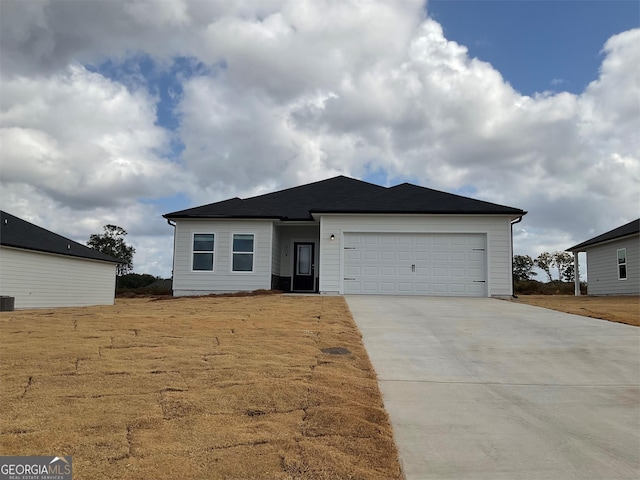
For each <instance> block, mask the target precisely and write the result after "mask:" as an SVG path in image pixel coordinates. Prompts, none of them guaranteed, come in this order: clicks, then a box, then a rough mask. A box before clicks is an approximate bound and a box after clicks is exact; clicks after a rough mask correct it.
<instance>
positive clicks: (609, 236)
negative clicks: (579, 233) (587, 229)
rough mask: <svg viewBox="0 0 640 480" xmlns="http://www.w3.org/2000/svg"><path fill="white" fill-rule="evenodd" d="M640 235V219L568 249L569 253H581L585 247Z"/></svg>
mask: <svg viewBox="0 0 640 480" xmlns="http://www.w3.org/2000/svg"><path fill="white" fill-rule="evenodd" d="M639 233H640V218H638V219H636V220H633V221H631V222H629V223H627V224H625V225H622V226H621V227H618V228H614V229H613V230H609V231H608V232H605V233H603V234H602V235H598V236H597V237H593V238H591V239H589V240H587V241H585V242H582V243H579V244H578V245H575V246H573V247H571V248H567V251H569V252H575V251H580V250H582V249H583V248H585V247H592V246H594V245H597V244H599V243H604V242H610V241H611V240H616V239H618V238H622V237H628V236H629V235H633V234H639Z"/></svg>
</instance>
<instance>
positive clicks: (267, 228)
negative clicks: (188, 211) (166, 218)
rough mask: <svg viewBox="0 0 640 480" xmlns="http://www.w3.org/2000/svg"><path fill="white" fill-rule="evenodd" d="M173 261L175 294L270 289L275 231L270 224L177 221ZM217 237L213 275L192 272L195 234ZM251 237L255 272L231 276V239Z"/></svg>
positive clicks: (255, 221) (232, 273)
mask: <svg viewBox="0 0 640 480" xmlns="http://www.w3.org/2000/svg"><path fill="white" fill-rule="evenodd" d="M175 223H176V227H175V235H176V237H175V249H174V258H173V294H174V295H176V296H182V295H206V294H209V293H221V292H239V291H252V290H258V289H262V288H264V289H270V288H271V264H272V262H273V255H272V247H273V245H272V229H273V222H272V221H270V220H211V219H202V220H197V219H187V220H180V219H178V220H175ZM194 233H214V234H215V240H214V256H213V263H214V266H213V272H210V271H192V269H191V263H192V255H193V250H192V247H193V234H194ZM234 233H252V234H254V235H255V237H254V247H253V248H254V259H253V261H254V264H253V272H232V271H231V259H232V255H231V253H232V250H231V249H232V235H233V234H234Z"/></svg>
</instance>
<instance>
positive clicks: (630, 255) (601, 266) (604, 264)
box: [585, 235, 640, 295]
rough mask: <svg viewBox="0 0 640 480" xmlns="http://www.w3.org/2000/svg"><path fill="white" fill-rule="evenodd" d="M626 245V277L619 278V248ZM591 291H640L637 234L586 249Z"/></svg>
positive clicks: (594, 292)
mask: <svg viewBox="0 0 640 480" xmlns="http://www.w3.org/2000/svg"><path fill="white" fill-rule="evenodd" d="M619 248H626V249H627V279H626V280H618V249H619ZM585 250H586V252H587V272H588V283H587V285H588V286H587V292H588V294H589V295H639V294H640V241H639V238H638V236H637V235H636V236H633V237H627V238H623V239H620V240H614V241H612V242H609V243H604V244H602V245H596V246H594V247H591V248H586V249H585Z"/></svg>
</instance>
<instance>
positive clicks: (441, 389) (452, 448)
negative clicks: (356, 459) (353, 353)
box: [346, 296, 640, 480]
mask: <svg viewBox="0 0 640 480" xmlns="http://www.w3.org/2000/svg"><path fill="white" fill-rule="evenodd" d="M346 300H347V303H348V304H349V307H350V309H351V312H352V313H353V317H354V319H355V321H356V323H357V324H358V327H359V328H360V331H361V332H362V335H363V339H364V344H365V347H366V349H367V351H368V353H369V356H370V358H371V361H372V362H373V365H374V367H375V369H376V372H377V374H378V380H379V383H380V389H381V391H382V395H383V398H384V402H385V406H386V408H387V411H388V412H389V416H390V418H391V423H392V425H393V429H394V434H395V437H396V442H397V444H398V448H399V451H400V457H401V462H402V464H403V468H404V472H405V475H406V478H407V479H409V480H413V479H416V480H418V479H419V480H426V479H435V478H437V479H447V478H455V479H488V480H489V479H491V480H495V479H509V480H512V479H562V480H565V479H580V480H584V479H638V478H640V329H639V328H637V327H632V326H629V325H622V324H617V323H610V322H606V321H603V320H596V319H591V318H587V317H580V316H576V315H569V314H564V313H560V312H554V311H551V310H546V309H543V308H538V307H531V306H528V305H521V304H516V303H513V302H507V301H503V300H496V299H488V298H482V299H466V298H442V297H395V296H394V297H385V296H347V297H346Z"/></svg>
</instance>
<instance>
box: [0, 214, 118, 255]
mask: <svg viewBox="0 0 640 480" xmlns="http://www.w3.org/2000/svg"><path fill="white" fill-rule="evenodd" d="M0 245H3V246H5V247H14V248H22V249H25V250H34V251H37V252H46V253H56V254H58V255H66V256H69V257H80V258H88V259H91V260H101V261H103V262H112V263H122V261H121V260H119V259H117V258H115V257H112V256H110V255H105V254H104V253H101V252H98V251H97V250H94V249H93V248H89V247H87V246H85V245H82V244H81V243H78V242H74V241H73V240H70V239H68V238H65V237H63V236H61V235H58V234H57V233H53V232H50V231H49V230H45V229H44V228H42V227H38V226H37V225H34V224H33V223H29V222H27V221H26V220H22V219H21V218H18V217H16V216H14V215H11V214H10V213H7V212H3V211H0Z"/></svg>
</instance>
